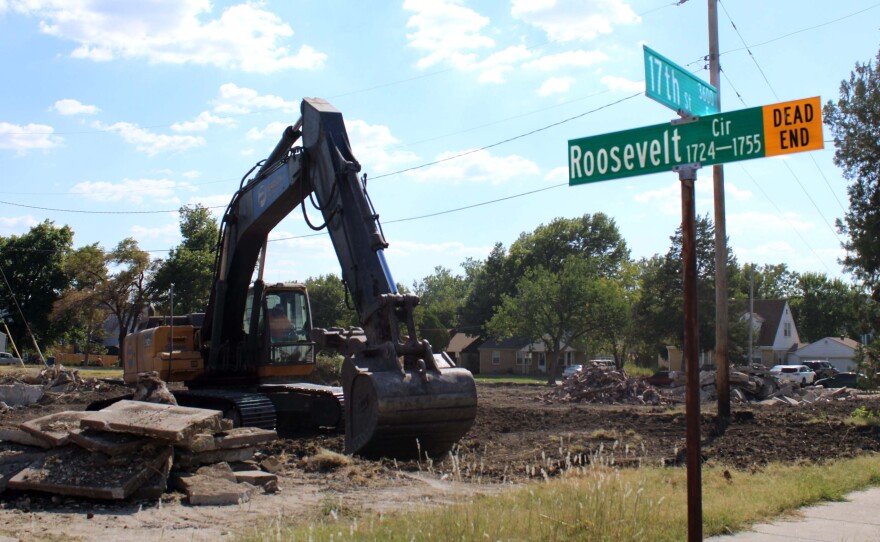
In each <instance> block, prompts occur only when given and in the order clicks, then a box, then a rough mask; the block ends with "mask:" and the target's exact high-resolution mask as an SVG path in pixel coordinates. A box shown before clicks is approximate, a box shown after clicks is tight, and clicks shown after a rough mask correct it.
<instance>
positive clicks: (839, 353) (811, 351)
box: [795, 337, 859, 372]
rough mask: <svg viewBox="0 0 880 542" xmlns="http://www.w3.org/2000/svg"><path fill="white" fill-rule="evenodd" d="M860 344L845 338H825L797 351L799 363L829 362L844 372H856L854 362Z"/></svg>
mask: <svg viewBox="0 0 880 542" xmlns="http://www.w3.org/2000/svg"><path fill="white" fill-rule="evenodd" d="M858 349H859V343H858V342H857V341H854V340H852V339H846V338H844V337H825V338H824V339H819V340H818V341H816V342H814V343H811V344H808V345H807V346H804V347H803V348H799V349H798V350H797V351H795V356H797V358H798V362H799V363H800V362H802V361H807V360H811V359H817V360H821V361H827V362H829V363H831V365H833V366H834V368H835V369H837V370H838V371H842V372H850V371H855V370H856V362H855V360H854V358H855V355H856V351H857V350H858Z"/></svg>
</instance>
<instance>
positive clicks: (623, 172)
mask: <svg viewBox="0 0 880 542" xmlns="http://www.w3.org/2000/svg"><path fill="white" fill-rule="evenodd" d="M823 147H824V140H823V138H822V104H821V103H820V101H819V97H818V96H816V97H814V98H806V99H803V100H795V101H791V102H782V103H778V104H773V105H765V106H762V107H752V108H749V109H741V110H739V111H730V112H727V113H716V114H715V115H707V116H705V117H698V118H697V120H695V121H693V122H681V123H676V122H674V123H666V124H656V125H654V126H645V127H642V128H634V129H632V130H624V131H622V132H613V133H610V134H603V135H598V136H592V137H583V138H580V139H572V140H569V142H568V184H569V185H577V184H585V183H592V182H597V181H607V180H611V179H620V178H623V177H633V176H636V175H647V174H649V173H659V172H662V171H672V168H673V167H674V166H679V165H684V164H693V163H699V164H700V165H702V166H707V165H711V164H724V163H727V162H738V161H740V160H751V159H753V158H763V157H765V156H776V155H779V154H789V153H794V152H802V151H811V150H816V149H821V148H823Z"/></svg>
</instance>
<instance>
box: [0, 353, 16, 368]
mask: <svg viewBox="0 0 880 542" xmlns="http://www.w3.org/2000/svg"><path fill="white" fill-rule="evenodd" d="M0 365H21V360H20V359H18V358H17V357H15V356H13V355H12V354H10V353H9V352H0Z"/></svg>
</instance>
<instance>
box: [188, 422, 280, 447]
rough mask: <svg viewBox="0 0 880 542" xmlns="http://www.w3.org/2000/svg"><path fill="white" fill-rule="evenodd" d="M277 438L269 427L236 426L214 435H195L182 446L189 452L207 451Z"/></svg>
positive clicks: (246, 445) (249, 444)
mask: <svg viewBox="0 0 880 542" xmlns="http://www.w3.org/2000/svg"><path fill="white" fill-rule="evenodd" d="M277 438H278V433H276V432H275V431H273V430H271V429H260V428H258V427H236V428H235V429H230V430H228V431H223V432H222V433H218V434H216V435H210V434H207V433H202V434H199V435H196V436H195V437H193V439H192V440H191V441H190V442H189V443H187V444H184V445H182V446H183V447H184V448H186V449H187V450H189V451H191V452H208V451H212V450H228V449H232V448H247V447H250V446H255V445H257V444H262V443H264V442H271V441H273V440H275V439H277Z"/></svg>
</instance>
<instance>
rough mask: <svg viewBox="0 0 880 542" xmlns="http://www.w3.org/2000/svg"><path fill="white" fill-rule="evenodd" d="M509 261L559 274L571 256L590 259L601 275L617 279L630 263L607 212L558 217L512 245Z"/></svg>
mask: <svg viewBox="0 0 880 542" xmlns="http://www.w3.org/2000/svg"><path fill="white" fill-rule="evenodd" d="M509 254H510V258H511V259H512V260H513V262H514V264H515V266H516V267H517V268H520V269H528V268H532V267H537V266H542V267H546V268H547V269H549V270H550V271H559V270H560V269H561V268H562V265H563V263H564V262H565V261H566V260H567V259H568V258H569V257H571V256H575V257H579V258H583V259H585V260H589V261H590V262H591V265H592V266H593V267H594V268H595V269H596V272H597V273H598V274H600V275H602V276H605V277H610V276H616V275H617V274H618V273H619V272H620V269H621V266H622V265H623V264H624V263H626V262H627V261H629V249H628V248H627V247H626V242H625V241H624V240H623V237H621V235H620V231H619V230H618V229H617V224H615V222H614V219H613V218H609V217H608V216H607V215H605V214H604V213H596V214H594V215H590V214H585V215H583V216H580V217H577V218H556V219H554V220H553V221H552V222H550V223H549V224H546V225H545V224H541V225H540V226H538V227H537V228H535V231H533V232H532V233H522V234H520V236H519V239H517V240H516V241H515V242H514V243H513V244H512V245H511V246H510V251H509Z"/></svg>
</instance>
